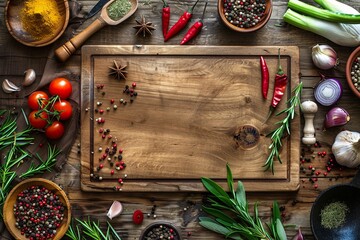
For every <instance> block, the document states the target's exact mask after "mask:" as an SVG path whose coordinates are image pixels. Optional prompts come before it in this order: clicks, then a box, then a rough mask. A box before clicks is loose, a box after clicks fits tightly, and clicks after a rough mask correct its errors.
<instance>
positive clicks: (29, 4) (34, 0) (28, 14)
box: [20, 0, 62, 40]
mask: <svg viewBox="0 0 360 240" xmlns="http://www.w3.org/2000/svg"><path fill="white" fill-rule="evenodd" d="M24 6H25V7H24V8H23V9H22V11H20V19H21V23H22V26H23V28H24V29H25V31H26V32H27V33H29V34H30V35H31V36H32V37H34V39H36V40H40V39H43V38H48V37H51V36H54V34H56V30H57V29H58V27H59V25H60V24H61V19H62V17H61V16H60V13H59V9H58V6H57V3H56V1H53V0H28V1H26V2H25V5H24Z"/></svg>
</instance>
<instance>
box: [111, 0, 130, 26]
mask: <svg viewBox="0 0 360 240" xmlns="http://www.w3.org/2000/svg"><path fill="white" fill-rule="evenodd" d="M130 9H131V3H130V2H129V1H128V0H115V1H114V2H113V3H111V4H110V5H109V6H108V8H107V12H108V15H109V17H110V18H111V19H112V20H114V21H117V20H120V18H122V17H123V16H125V15H126V14H127V13H128V12H129V11H130Z"/></svg>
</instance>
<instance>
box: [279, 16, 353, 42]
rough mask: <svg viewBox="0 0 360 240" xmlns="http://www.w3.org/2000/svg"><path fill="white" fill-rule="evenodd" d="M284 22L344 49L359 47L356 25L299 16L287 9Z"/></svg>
mask: <svg viewBox="0 0 360 240" xmlns="http://www.w3.org/2000/svg"><path fill="white" fill-rule="evenodd" d="M283 18H284V21H285V22H287V23H289V24H291V25H293V26H295V27H298V28H301V29H303V30H306V31H310V32H313V33H315V34H318V35H320V36H323V37H325V38H327V39H329V40H330V41H332V42H334V43H336V44H338V45H340V46H345V47H356V46H359V45H360V28H359V27H357V26H358V25H357V24H340V23H333V22H327V21H324V20H320V19H317V18H314V17H309V16H305V15H302V14H299V13H297V12H295V11H293V10H291V9H288V10H287V11H286V12H285V14H284V16H283Z"/></svg>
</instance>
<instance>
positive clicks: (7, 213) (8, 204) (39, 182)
mask: <svg viewBox="0 0 360 240" xmlns="http://www.w3.org/2000/svg"><path fill="white" fill-rule="evenodd" d="M30 186H43V187H45V188H46V189H48V190H50V191H52V192H53V193H55V194H56V195H57V196H59V198H60V201H61V202H62V203H63V205H64V206H65V212H64V215H65V216H64V219H63V221H62V224H61V226H60V227H59V228H57V229H56V231H57V233H56V235H55V236H54V238H53V240H60V239H61V238H62V237H63V236H64V235H65V233H66V231H67V229H68V227H69V225H70V221H71V207H70V202H69V200H68V198H67V196H66V194H65V192H64V191H63V190H62V189H61V188H60V187H59V186H58V185H57V184H55V183H54V182H52V181H50V180H47V179H43V178H30V179H27V180H24V181H22V182H20V183H19V184H17V185H16V186H15V187H14V188H13V189H12V190H11V191H10V193H9V195H8V196H7V198H6V200H5V203H4V208H3V217H4V222H5V225H6V228H7V229H8V231H9V232H10V233H11V235H12V236H13V237H14V238H15V239H17V240H27V239H28V238H26V237H25V236H24V235H21V232H20V230H19V229H18V228H17V227H16V226H15V216H14V210H13V206H14V204H15V203H16V200H17V196H18V194H19V193H20V192H22V191H23V190H25V189H27V188H29V187H30Z"/></svg>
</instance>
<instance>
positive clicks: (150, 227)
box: [139, 221, 181, 240]
mask: <svg viewBox="0 0 360 240" xmlns="http://www.w3.org/2000/svg"><path fill="white" fill-rule="evenodd" d="M159 226H163V227H167V228H169V229H172V230H173V234H174V239H175V240H181V235H180V232H179V230H178V229H177V228H176V227H175V226H174V225H173V224H171V223H169V222H165V221H159V222H154V223H151V224H149V225H148V226H147V227H146V228H145V229H144V230H143V231H142V232H141V235H140V238H139V240H144V239H145V236H146V235H147V234H148V233H149V232H150V231H152V230H154V228H157V227H159Z"/></svg>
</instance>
